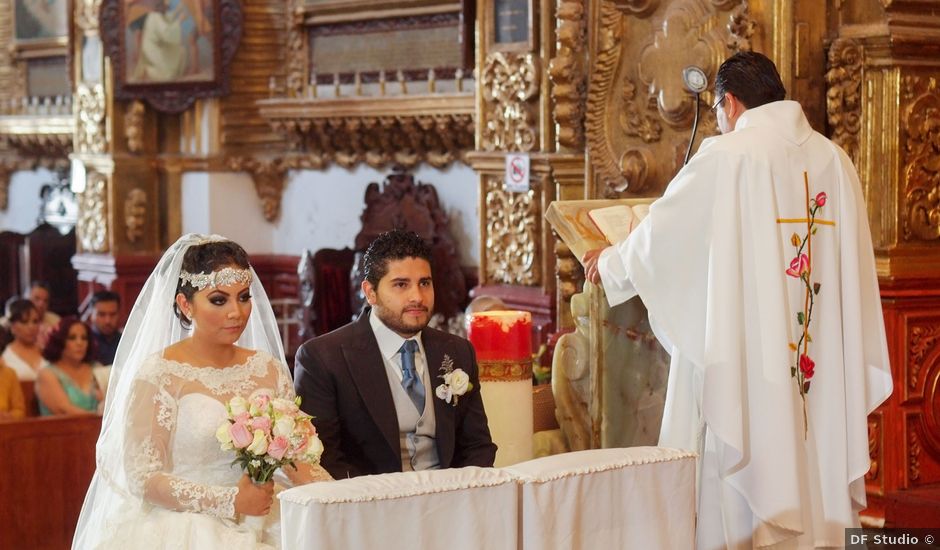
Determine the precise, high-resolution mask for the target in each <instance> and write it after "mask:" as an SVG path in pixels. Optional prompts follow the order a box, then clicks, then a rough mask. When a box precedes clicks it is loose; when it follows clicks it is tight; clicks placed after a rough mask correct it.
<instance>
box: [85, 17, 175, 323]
mask: <svg viewBox="0 0 940 550" xmlns="http://www.w3.org/2000/svg"><path fill="white" fill-rule="evenodd" d="M100 5H101V4H100V0H79V1H77V2H75V3H73V6H74V20H75V28H76V34H77V36H76V39H75V40H73V42H72V45H71V48H72V60H73V61H72V66H73V70H74V82H75V89H74V97H75V104H74V109H73V112H74V116H75V133H74V136H73V153H72V155H71V156H70V159H71V163H72V174H73V187H74V188H75V189H76V190H78V191H79V193H78V201H79V219H78V225H77V227H76V234H77V237H78V251H77V254H76V255H75V257H74V258H73V260H72V261H73V265H75V268H76V270H77V271H78V273H79V283H80V295H81V296H85V295H87V294H88V293H90V292H94V291H95V290H98V289H99V288H102V287H103V288H112V289H115V290H117V291H118V292H121V293H122V294H123V295H126V296H135V295H136V293H137V291H138V290H139V288H140V286H141V285H142V283H143V280H144V279H145V278H146V275H147V274H148V273H149V271H150V269H152V267H153V264H154V263H155V260H156V257H157V254H159V252H160V251H161V250H162V248H163V245H164V243H163V239H162V224H161V214H160V212H161V205H165V198H164V191H163V189H162V188H161V186H160V182H159V180H158V172H157V170H155V162H154V152H155V147H156V131H157V124H156V119H155V116H154V115H153V113H152V112H150V111H149V110H148V109H147V108H146V107H145V106H144V104H143V103H142V102H139V101H131V102H119V101H115V100H114V98H113V95H112V87H113V80H112V79H113V75H112V74H111V70H110V61H109V59H108V58H107V57H105V56H104V54H103V51H104V50H103V47H102V42H101V36H100V32H99V30H100V27H99V11H100ZM131 305H132V304H129V303H125V304H122V307H123V308H124V309H125V311H127V310H129V309H130V306H131Z"/></svg>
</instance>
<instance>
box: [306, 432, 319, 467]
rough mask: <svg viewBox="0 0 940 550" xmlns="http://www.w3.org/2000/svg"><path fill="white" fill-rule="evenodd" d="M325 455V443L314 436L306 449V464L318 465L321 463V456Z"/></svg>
mask: <svg viewBox="0 0 940 550" xmlns="http://www.w3.org/2000/svg"><path fill="white" fill-rule="evenodd" d="M322 454H323V442H322V441H320V438H319V437H316V436H313V437H311V438H310V441H308V442H307V448H306V449H304V458H303V461H304V462H309V463H310V464H316V463H317V462H319V461H320V455H322Z"/></svg>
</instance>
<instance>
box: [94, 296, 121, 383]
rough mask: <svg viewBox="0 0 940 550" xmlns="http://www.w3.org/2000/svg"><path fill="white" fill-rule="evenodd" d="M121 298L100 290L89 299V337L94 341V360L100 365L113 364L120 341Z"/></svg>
mask: <svg viewBox="0 0 940 550" xmlns="http://www.w3.org/2000/svg"><path fill="white" fill-rule="evenodd" d="M120 309H121V296H120V295H119V294H118V293H117V292H112V291H110V290H101V291H99V292H96V293H95V294H94V295H93V296H92V297H91V337H92V339H94V341H95V347H96V349H97V353H96V355H95V359H97V361H98V362H99V363H101V364H102V365H110V364H111V363H114V353H115V352H116V351H117V347H118V343H119V342H120V341H121V330H120V328H119V323H120V313H119V311H120Z"/></svg>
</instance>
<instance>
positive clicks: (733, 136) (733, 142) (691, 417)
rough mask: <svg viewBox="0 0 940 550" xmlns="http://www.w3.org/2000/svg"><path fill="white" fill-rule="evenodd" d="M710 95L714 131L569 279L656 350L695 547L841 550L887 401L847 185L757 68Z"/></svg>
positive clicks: (666, 432) (723, 76)
mask: <svg viewBox="0 0 940 550" xmlns="http://www.w3.org/2000/svg"><path fill="white" fill-rule="evenodd" d="M715 93H716V98H717V101H716V103H715V106H714V107H713V109H715V110H716V115H717V118H718V126H719V129H720V130H721V133H722V134H723V135H721V136H716V137H713V138H710V139H707V140H705V141H704V142H703V143H702V145H701V147H700V149H699V151H698V153H697V154H696V155H695V157H694V158H693V159H692V161H691V162H690V163H689V164H688V165H687V166H685V167H684V168H683V169H682V170H681V171H680V172H679V174H678V175H677V176H676V178H675V179H674V180H673V181H672V182H671V183H670V184H669V187H668V188H667V190H666V192H665V194H664V195H663V197H662V198H661V199H659V200H657V201H656V202H655V203H654V204H653V206H652V208H651V209H650V213H649V216H648V217H647V218H646V219H645V220H644V221H643V222H642V223H640V224H639V226H638V227H637V228H636V229H635V230H634V232H633V233H632V234H631V235H630V236H629V237H628V238H627V239H626V240H624V241H623V242H620V243H617V244H616V245H614V246H611V247H608V248H606V249H597V250H592V251H589V252H588V253H586V254H585V257H584V258H583V262H584V265H585V272H586V274H587V277H588V279H589V280H590V281H591V282H593V283H595V284H602V285H603V287H604V290H605V291H606V294H607V299H608V301H609V302H610V305H611V307H613V306H616V305H617V304H620V303H623V302H624V301H626V300H628V299H630V298H631V297H633V296H636V295H639V296H640V298H641V299H642V300H643V303H644V304H645V305H646V307H647V309H648V310H649V315H650V321H651V325H652V326H653V330H654V332H655V333H656V336H657V338H658V339H659V340H660V342H661V343H662V344H663V346H664V347H665V348H666V350H667V351H670V353H671V364H670V372H669V381H668V386H667V393H666V408H665V411H664V415H663V424H662V430H661V433H660V441H659V443H660V445H662V446H667V447H679V448H685V449H694V450H697V451H698V452H699V453H700V454H699V456H700V459H699V477H698V484H699V491H698V498H699V501H698V506H697V511H698V523H697V534H696V546H697V548H699V549H707V550H713V549H719V548H721V549H723V548H733V549H739V548H740V549H743V548H756V547H762V548H763V547H765V546H766V547H778V548H814V547H827V546H834V547H841V546H844V544H845V543H844V536H845V534H844V529H845V528H848V527H857V526H858V524H859V519H858V512H859V510H861V509H862V508H864V507H865V487H864V477H865V474H866V473H867V472H868V469H869V465H870V460H869V456H868V431H867V422H866V418H867V415H868V414H869V413H871V412H872V411H873V410H874V409H875V408H876V407H877V406H878V405H879V404H880V403H882V402H883V401H884V400H885V399H886V398H887V397H888V396H889V395H890V393H891V391H892V382H891V373H890V367H889V365H888V352H887V344H886V339H885V331H884V323H883V319H882V313H881V302H880V299H879V293H878V279H877V276H876V274H875V258H874V252H873V249H872V241H871V232H870V230H869V227H868V218H867V215H866V209H865V203H864V200H863V193H862V189H861V185H860V184H859V180H858V175H857V174H856V172H855V169H854V167H853V166H852V162H851V160H850V159H849V157H848V156H847V155H846V154H845V152H844V151H843V150H842V149H841V148H840V147H838V146H837V145H835V144H833V143H832V142H830V141H829V140H828V139H826V138H825V137H823V136H822V135H820V134H819V133H817V132H815V131H813V129H812V128H811V127H810V125H809V123H808V122H807V120H806V117H805V116H804V114H803V110H802V108H801V107H800V104H799V103H797V102H795V101H787V100H785V99H784V97H785V95H786V90H785V89H784V86H783V83H782V82H781V80H780V76H779V74H778V72H777V69H776V67H775V66H774V64H773V62H772V61H770V60H769V59H768V58H767V57H765V56H763V55H761V54H759V53H754V52H742V53H738V54H735V55H734V56H732V57H730V58H729V59H727V60H726V61H725V62H724V63H723V64H722V65H721V67H720V68H719V70H718V74H717V76H716V83H715Z"/></svg>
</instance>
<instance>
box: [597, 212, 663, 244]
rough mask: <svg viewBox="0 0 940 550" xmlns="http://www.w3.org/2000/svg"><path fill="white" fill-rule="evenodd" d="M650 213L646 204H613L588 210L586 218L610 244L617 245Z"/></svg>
mask: <svg viewBox="0 0 940 550" xmlns="http://www.w3.org/2000/svg"><path fill="white" fill-rule="evenodd" d="M649 212H650V206H649V205H648V204H637V205H635V206H630V205H627V204H615V205H614V206H606V207H604V208H595V209H594V210H588V217H589V218H591V221H592V222H594V225H595V226H597V229H598V230H599V231H600V232H601V234H602V235H604V237H605V238H606V239H607V242H609V243H610V244H617V243H619V242H620V241H622V240H624V239H626V238H627V236H628V235H630V232H631V231H633V228H634V227H636V226H637V225H638V224H639V223H640V222H641V221H643V218H645V217H646V215H647V214H649Z"/></svg>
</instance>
